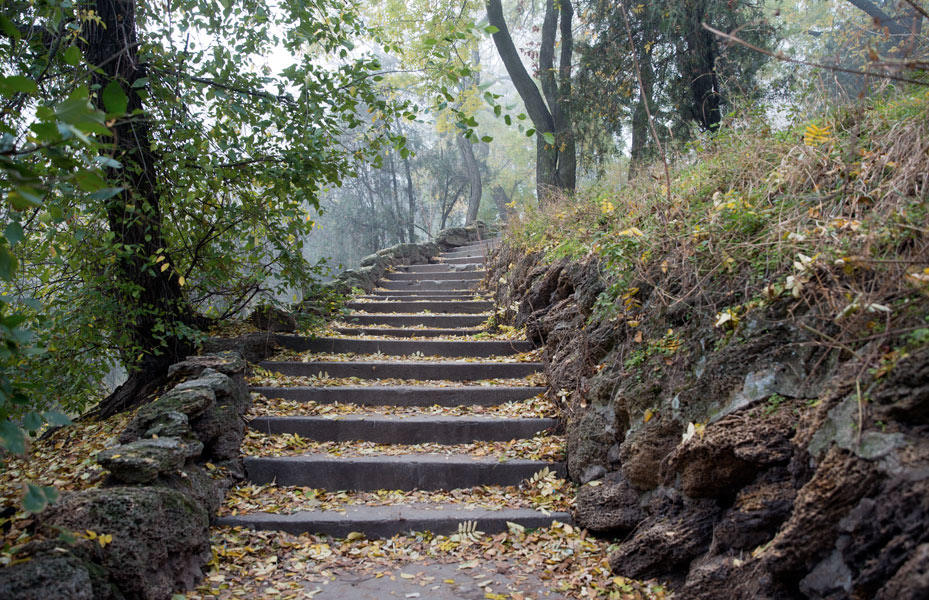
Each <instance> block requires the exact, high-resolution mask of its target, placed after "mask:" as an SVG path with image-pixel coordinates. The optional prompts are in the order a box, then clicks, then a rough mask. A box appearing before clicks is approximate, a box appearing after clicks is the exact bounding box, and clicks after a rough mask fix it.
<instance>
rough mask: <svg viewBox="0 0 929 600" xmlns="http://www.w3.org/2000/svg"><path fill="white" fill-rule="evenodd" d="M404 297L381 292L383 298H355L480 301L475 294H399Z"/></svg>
mask: <svg viewBox="0 0 929 600" xmlns="http://www.w3.org/2000/svg"><path fill="white" fill-rule="evenodd" d="M397 293H398V294H399V293H402V294H404V295H402V296H399V295H395V294H392V293H391V292H381V294H383V295H381V296H375V295H368V296H355V298H356V299H358V300H378V301H380V302H403V301H406V302H449V301H451V300H479V298H478V297H476V295H475V294H472V293H470V292H465V293H459V292H452V293H449V294H447V295H445V296H441V295H438V294H429V293H419V292H397Z"/></svg>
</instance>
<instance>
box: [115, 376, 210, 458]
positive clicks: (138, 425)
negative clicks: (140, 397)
mask: <svg viewBox="0 0 929 600" xmlns="http://www.w3.org/2000/svg"><path fill="white" fill-rule="evenodd" d="M215 402H216V394H214V393H213V390H211V389H210V388H209V387H207V386H198V387H193V388H190V389H181V390H171V391H169V392H167V393H165V394H163V395H162V396H161V397H160V398H158V399H157V400H155V401H153V402H149V403H148V404H146V405H144V406H142V407H141V408H140V409H139V411H138V412H137V413H136V416H135V417H134V418H133V419H132V421H130V422H129V424H128V425H127V426H126V429H124V430H123V433H122V434H120V436H119V441H120V442H122V443H124V444H125V443H128V442H131V441H133V440H136V439H138V438H140V437H141V436H142V435H143V434H144V433H145V432H146V431H148V430H149V429H150V428H151V427H152V426H153V425H154V424H156V423H160V422H162V420H163V418H164V417H163V415H165V414H167V413H171V412H179V413H182V414H184V415H187V418H188V419H189V420H190V421H193V420H194V419H196V418H197V417H199V416H200V415H202V414H203V413H204V412H205V411H206V410H207V409H208V408H210V407H211V406H213V405H214V404H215Z"/></svg>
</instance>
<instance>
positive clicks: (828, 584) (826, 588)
mask: <svg viewBox="0 0 929 600" xmlns="http://www.w3.org/2000/svg"><path fill="white" fill-rule="evenodd" d="M851 589H852V572H851V571H850V570H849V569H848V565H846V564H845V562H844V561H843V560H842V554H841V553H840V552H839V551H838V550H836V551H834V552H833V553H832V554H830V555H829V556H828V557H827V558H826V559H825V560H823V561H820V563H819V564H818V565H816V566H815V567H813V569H812V570H811V571H810V572H809V573H808V574H807V576H806V577H804V578H803V579H801V580H800V591H801V592H802V593H803V594H804V595H805V596H806V597H807V598H817V599H820V598H847V597H848V595H849V592H850V591H851Z"/></svg>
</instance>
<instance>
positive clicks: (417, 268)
mask: <svg viewBox="0 0 929 600" xmlns="http://www.w3.org/2000/svg"><path fill="white" fill-rule="evenodd" d="M482 267H483V265H481V264H479V263H474V264H471V265H468V264H464V265H455V266H454V267H453V266H451V265H443V264H431V265H407V266H404V267H397V269H398V271H397V272H403V273H435V272H436V271H449V270H451V271H452V272H454V273H468V272H469V271H475V270H478V269H481V268H482Z"/></svg>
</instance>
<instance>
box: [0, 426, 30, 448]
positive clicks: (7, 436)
mask: <svg viewBox="0 0 929 600" xmlns="http://www.w3.org/2000/svg"><path fill="white" fill-rule="evenodd" d="M0 446H3V447H4V448H6V449H7V451H8V452H11V453H13V454H24V453H25V452H26V434H25V432H24V431H23V430H22V429H20V428H19V427H17V426H16V425H14V424H13V422H12V421H9V420H7V419H3V420H0Z"/></svg>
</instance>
